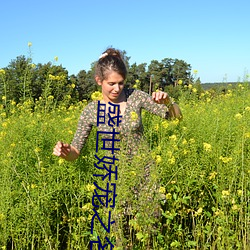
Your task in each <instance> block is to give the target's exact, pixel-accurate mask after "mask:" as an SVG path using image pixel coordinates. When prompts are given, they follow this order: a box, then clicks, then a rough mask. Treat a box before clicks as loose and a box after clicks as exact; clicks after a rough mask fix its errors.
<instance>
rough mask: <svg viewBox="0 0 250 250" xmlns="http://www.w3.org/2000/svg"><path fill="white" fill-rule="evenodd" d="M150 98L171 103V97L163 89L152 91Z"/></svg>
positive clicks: (160, 102)
mask: <svg viewBox="0 0 250 250" xmlns="http://www.w3.org/2000/svg"><path fill="white" fill-rule="evenodd" d="M152 99H153V101H154V102H156V103H159V104H167V105H168V104H169V103H171V99H170V97H169V95H168V93H166V92H163V91H157V92H153V93H152Z"/></svg>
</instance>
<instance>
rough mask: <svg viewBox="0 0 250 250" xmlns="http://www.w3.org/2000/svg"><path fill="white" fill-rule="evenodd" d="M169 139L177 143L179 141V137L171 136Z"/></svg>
mask: <svg viewBox="0 0 250 250" xmlns="http://www.w3.org/2000/svg"><path fill="white" fill-rule="evenodd" d="M169 139H170V140H171V141H176V140H177V136H176V135H171V136H169Z"/></svg>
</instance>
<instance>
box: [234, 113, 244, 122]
mask: <svg viewBox="0 0 250 250" xmlns="http://www.w3.org/2000/svg"><path fill="white" fill-rule="evenodd" d="M234 117H235V118H236V119H237V120H241V119H242V114H240V113H238V114H236V115H235V116H234Z"/></svg>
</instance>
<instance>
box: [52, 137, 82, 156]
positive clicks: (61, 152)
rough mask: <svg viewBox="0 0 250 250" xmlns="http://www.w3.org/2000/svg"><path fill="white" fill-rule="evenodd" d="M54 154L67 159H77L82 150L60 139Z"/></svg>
mask: <svg viewBox="0 0 250 250" xmlns="http://www.w3.org/2000/svg"><path fill="white" fill-rule="evenodd" d="M53 154H54V155H56V156H59V157H61V158H63V159H65V160H67V161H73V160H75V159H77V157H78V156H79V155H80V152H79V151H78V150H77V149H76V148H74V147H73V146H72V145H70V144H67V143H63V142H61V141H58V142H57V143H56V145H55V147H54V149H53Z"/></svg>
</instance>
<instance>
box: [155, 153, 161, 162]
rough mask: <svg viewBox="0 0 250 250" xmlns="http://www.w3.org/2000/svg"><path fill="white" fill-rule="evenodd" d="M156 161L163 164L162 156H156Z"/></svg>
mask: <svg viewBox="0 0 250 250" xmlns="http://www.w3.org/2000/svg"><path fill="white" fill-rule="evenodd" d="M155 161H156V163H157V164H159V163H161V162H162V158H161V156H160V155H156V158H155Z"/></svg>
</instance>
